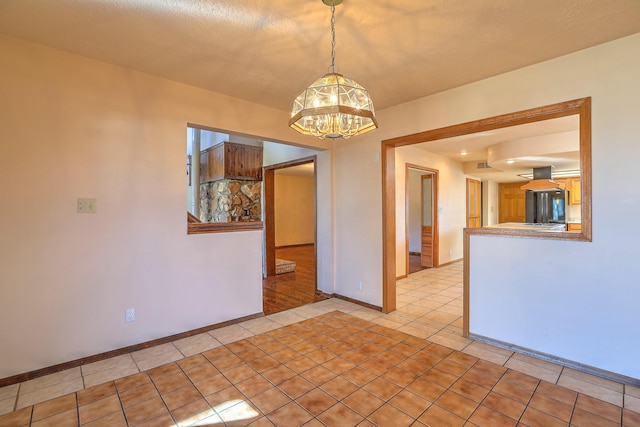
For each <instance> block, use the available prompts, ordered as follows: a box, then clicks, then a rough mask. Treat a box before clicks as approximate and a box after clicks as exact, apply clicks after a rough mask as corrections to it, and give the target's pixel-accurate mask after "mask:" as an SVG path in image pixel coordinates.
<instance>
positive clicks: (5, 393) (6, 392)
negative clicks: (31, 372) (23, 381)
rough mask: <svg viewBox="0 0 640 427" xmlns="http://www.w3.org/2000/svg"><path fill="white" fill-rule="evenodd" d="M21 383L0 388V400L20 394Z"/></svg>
mask: <svg viewBox="0 0 640 427" xmlns="http://www.w3.org/2000/svg"><path fill="white" fill-rule="evenodd" d="M19 388H20V385H19V384H12V385H9V386H6V387H2V388H0V400H6V399H12V398H13V399H15V398H16V396H18V389H19Z"/></svg>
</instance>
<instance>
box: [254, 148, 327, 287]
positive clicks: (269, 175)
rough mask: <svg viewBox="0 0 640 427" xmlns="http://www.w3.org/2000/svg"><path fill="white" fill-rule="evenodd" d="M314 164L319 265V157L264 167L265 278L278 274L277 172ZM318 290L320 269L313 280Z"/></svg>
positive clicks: (315, 256) (314, 220)
mask: <svg viewBox="0 0 640 427" xmlns="http://www.w3.org/2000/svg"><path fill="white" fill-rule="evenodd" d="M308 163H313V258H314V260H315V262H316V265H317V263H318V245H317V241H318V171H317V168H316V165H317V156H309V157H303V158H300V159H296V160H291V161H288V162H283V163H276V164H274V165H269V166H264V167H263V168H262V176H263V179H264V217H263V218H262V220H263V223H264V257H263V260H264V263H265V268H264V270H263V277H264V276H265V274H266V276H267V277H271V276H275V274H276V219H275V196H276V194H275V171H276V170H278V169H286V168H290V167H293V166H300V165H306V164H308ZM313 281H314V285H315V288H316V290H317V289H318V269H317V268H316V274H315V277H314V279H313Z"/></svg>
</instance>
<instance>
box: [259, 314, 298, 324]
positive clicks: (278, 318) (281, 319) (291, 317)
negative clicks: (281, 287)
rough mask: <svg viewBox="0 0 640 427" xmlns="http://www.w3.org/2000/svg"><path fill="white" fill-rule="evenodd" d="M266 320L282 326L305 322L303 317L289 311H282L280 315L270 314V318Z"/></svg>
mask: <svg viewBox="0 0 640 427" xmlns="http://www.w3.org/2000/svg"><path fill="white" fill-rule="evenodd" d="M266 318H267V319H269V320H271V321H274V322H276V323H277V324H279V325H281V326H287V325H292V324H294V323H298V322H301V321H302V320H304V318H303V317H302V316H298V315H297V314H293V313H290V312H289V311H281V312H280V313H275V314H270V315H269V316H266Z"/></svg>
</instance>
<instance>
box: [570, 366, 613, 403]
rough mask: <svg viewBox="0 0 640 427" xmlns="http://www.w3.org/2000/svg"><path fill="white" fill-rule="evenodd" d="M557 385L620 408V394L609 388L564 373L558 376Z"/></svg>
mask: <svg viewBox="0 0 640 427" xmlns="http://www.w3.org/2000/svg"><path fill="white" fill-rule="evenodd" d="M557 384H558V385H560V386H562V387H566V388H568V389H570V390H574V391H577V392H580V393H584V394H586V395H587V396H591V397H595V398H596V399H600V400H604V401H605V402H609V403H612V404H614V405H618V406H622V393H619V392H616V391H613V390H611V389H610V388H606V387H602V386H599V385H595V384H593V383H591V382H587V381H583V380H580V379H578V378H575V377H574V376H570V375H566V374H565V373H564V372H563V373H562V374H561V375H560V379H559V380H558V383H557Z"/></svg>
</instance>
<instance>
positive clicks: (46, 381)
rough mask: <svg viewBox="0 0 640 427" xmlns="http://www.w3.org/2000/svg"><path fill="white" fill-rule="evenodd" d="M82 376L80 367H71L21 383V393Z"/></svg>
mask: <svg viewBox="0 0 640 427" xmlns="http://www.w3.org/2000/svg"><path fill="white" fill-rule="evenodd" d="M81 377H82V372H81V370H80V368H71V369H67V370H65V371H61V372H56V373H55V374H51V375H46V376H44V377H40V378H36V379H33V380H29V381H26V382H23V383H22V384H20V394H23V393H31V392H33V391H36V390H39V389H43V388H48V387H51V386H53V385H56V384H60V383H65V382H68V381H72V380H75V379H78V378H81Z"/></svg>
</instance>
